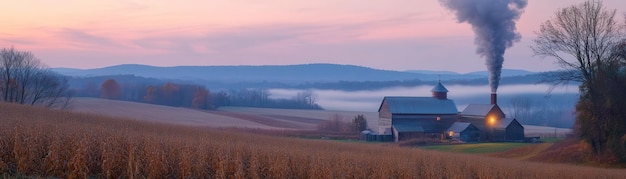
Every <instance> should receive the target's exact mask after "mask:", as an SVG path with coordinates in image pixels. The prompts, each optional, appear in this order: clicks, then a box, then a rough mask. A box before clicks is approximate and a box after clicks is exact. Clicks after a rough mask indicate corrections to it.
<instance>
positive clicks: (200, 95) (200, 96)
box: [191, 87, 211, 109]
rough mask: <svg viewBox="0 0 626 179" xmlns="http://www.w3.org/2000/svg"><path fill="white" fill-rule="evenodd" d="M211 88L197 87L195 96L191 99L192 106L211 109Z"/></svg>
mask: <svg viewBox="0 0 626 179" xmlns="http://www.w3.org/2000/svg"><path fill="white" fill-rule="evenodd" d="M210 94H211V93H210V92H209V90H207V89H204V88H201V87H199V88H197V90H196V93H195V94H194V96H193V100H191V107H194V108H198V109H209V108H210V97H211V95H210Z"/></svg>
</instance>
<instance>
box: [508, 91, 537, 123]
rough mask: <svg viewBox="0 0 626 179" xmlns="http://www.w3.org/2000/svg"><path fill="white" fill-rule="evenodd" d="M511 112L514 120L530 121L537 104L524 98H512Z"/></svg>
mask: <svg viewBox="0 0 626 179" xmlns="http://www.w3.org/2000/svg"><path fill="white" fill-rule="evenodd" d="M509 102H510V108H509V109H510V110H511V111H510V112H511V115H513V116H512V117H513V118H516V119H517V120H519V121H530V120H531V116H532V113H533V109H534V106H536V104H535V102H534V101H533V100H531V99H529V98H525V97H523V96H516V97H513V98H511V100H510V101H509Z"/></svg>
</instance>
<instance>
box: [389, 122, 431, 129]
mask: <svg viewBox="0 0 626 179" xmlns="http://www.w3.org/2000/svg"><path fill="white" fill-rule="evenodd" d="M392 126H393V128H394V129H396V131H398V132H424V128H423V127H422V125H421V123H420V122H416V121H402V122H395V123H394V124H393V125H392Z"/></svg>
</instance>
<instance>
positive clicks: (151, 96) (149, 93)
mask: <svg viewBox="0 0 626 179" xmlns="http://www.w3.org/2000/svg"><path fill="white" fill-rule="evenodd" d="M157 98H158V94H157V87H155V86H148V87H146V95H145V96H144V97H143V101H144V102H146V103H152V104H156V103H157Z"/></svg>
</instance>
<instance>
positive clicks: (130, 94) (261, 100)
mask: <svg viewBox="0 0 626 179" xmlns="http://www.w3.org/2000/svg"><path fill="white" fill-rule="evenodd" d="M75 90H76V91H77V95H78V96H85V97H101V98H106V99H113V100H125V101H134V102H143V103H150V104H157V105H166V106H174V107H190V108H197V109H216V108H218V107H222V106H241V107H263V108H285V109H322V108H321V107H320V106H319V105H317V104H316V101H315V100H316V98H315V97H316V96H315V94H313V92H311V91H303V92H300V93H298V94H297V95H296V96H294V97H293V98H291V99H272V98H270V95H271V94H270V93H269V91H268V90H267V89H252V88H248V89H238V90H237V89H231V90H228V91H219V92H211V91H210V90H209V89H207V88H205V87H204V86H200V85H193V84H184V83H172V82H167V83H165V84H138V83H118V82H117V80H116V79H107V80H104V81H103V82H102V83H101V85H100V87H99V88H95V87H94V86H93V85H92V83H88V85H85V87H83V88H82V89H75ZM96 90H98V91H99V93H98V92H94V91H96Z"/></svg>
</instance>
